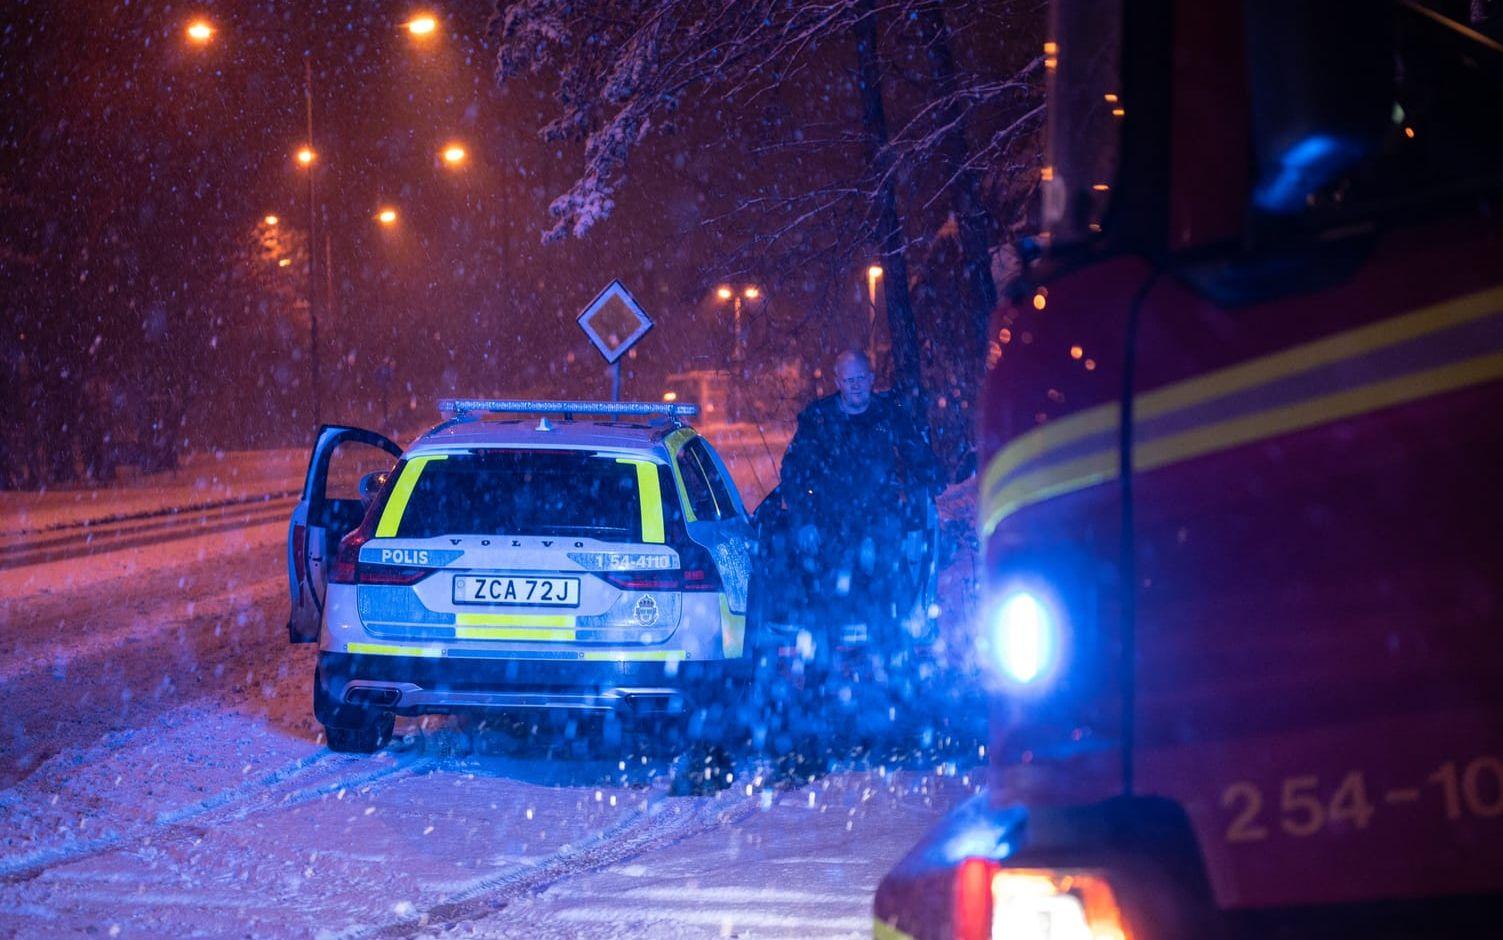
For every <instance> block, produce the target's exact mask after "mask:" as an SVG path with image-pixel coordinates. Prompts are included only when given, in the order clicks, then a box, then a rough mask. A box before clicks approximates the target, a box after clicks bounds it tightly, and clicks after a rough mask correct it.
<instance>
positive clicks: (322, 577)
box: [287, 424, 402, 643]
mask: <svg viewBox="0 0 1503 940" xmlns="http://www.w3.org/2000/svg"><path fill="white" fill-rule="evenodd" d="M401 456H402V448H400V447H398V446H397V445H396V444H393V443H392V442H391V441H389V440H387V439H386V438H384V437H382V436H381V435H379V434H377V433H375V432H374V431H366V430H364V429H362V428H347V427H340V426H339V425H333V424H326V425H324V426H323V427H321V428H319V429H318V438H317V440H316V441H315V442H314V444H313V455H312V456H311V457H310V458H309V460H308V475H307V478H306V479H305V480H304V481H303V495H302V498H301V499H300V500H299V501H298V504H297V508H296V509H294V510H293V511H292V524H291V525H290V526H289V527H288V531H287V578H288V583H289V586H290V587H291V589H292V615H291V616H290V617H288V618H287V638H288V639H289V640H291V641H292V642H294V643H312V642H313V641H315V640H317V639H318V628H319V622H320V620H322V618H323V612H324V590H325V588H326V587H327V585H328V577H329V575H328V568H329V564H330V562H331V560H332V559H333V557H334V551H335V549H337V548H338V547H339V540H340V539H342V538H344V536H345V535H346V533H348V532H350V531H351V530H352V529H354V528H355V527H356V526H358V525H360V520H361V518H362V517H363V516H364V515H365V509H366V505H367V501H366V499H364V498H362V497H364V496H366V495H367V494H366V493H362V492H361V490H362V485H361V484H362V480H366V481H367V482H366V486H367V487H368V486H369V475H370V474H380V473H383V472H387V471H390V470H391V468H392V466H393V465H395V463H396V460H397V458H399V457H401Z"/></svg>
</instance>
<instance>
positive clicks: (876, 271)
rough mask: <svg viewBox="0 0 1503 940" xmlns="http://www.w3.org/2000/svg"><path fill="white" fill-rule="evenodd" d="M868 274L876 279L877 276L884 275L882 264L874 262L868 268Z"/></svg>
mask: <svg viewBox="0 0 1503 940" xmlns="http://www.w3.org/2000/svg"><path fill="white" fill-rule="evenodd" d="M866 276H867V277H869V278H871V279H872V280H874V281H875V280H876V279H877V278H879V277H881V276H882V266H881V265H880V264H874V265H872V266H871V267H869V268H867V269H866Z"/></svg>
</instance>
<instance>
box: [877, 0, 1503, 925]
mask: <svg viewBox="0 0 1503 940" xmlns="http://www.w3.org/2000/svg"><path fill="white" fill-rule="evenodd" d="M1497 9H1498V5H1497V4H1489V3H1480V4H1479V3H1468V2H1466V0H1455V2H1451V0H1435V2H1428V0H1426V2H1408V0H1400V2H1391V3H1390V2H1383V3H1379V2H1370V3H1349V2H1334V0H1246V2H1236V0H1152V2H1133V0H1116V2H1112V0H1097V2H1086V0H1056V2H1055V3H1054V4H1053V6H1052V9H1051V12H1050V17H1051V21H1050V32H1049V41H1048V42H1047V43H1046V44H1045V46H1044V55H1045V66H1046V68H1047V76H1048V78H1047V80H1048V105H1049V118H1048V121H1049V124H1048V129H1047V156H1046V164H1047V165H1046V166H1045V168H1044V170H1043V177H1044V181H1043V184H1042V187H1041V189H1042V193H1043V195H1042V206H1041V209H1040V213H1039V220H1040V222H1039V230H1038V235H1037V239H1036V244H1035V246H1034V247H1035V250H1034V252H1033V255H1032V258H1031V259H1030V262H1029V264H1028V265H1027V267H1026V270H1025V274H1024V276H1023V278H1022V281H1021V283H1020V284H1019V285H1017V286H1016V287H1015V289H1014V290H1013V291H1012V292H1011V299H1010V300H1009V301H1008V302H1007V303H1006V304H1004V305H1003V306H1002V307H1001V308H1000V309H999V310H998V311H997V314H996V316H995V318H994V321H993V323H992V325H991V340H992V343H993V345H992V349H991V354H990V361H989V368H988V371H987V378H986V384H985V388H984V392H983V401H982V420H981V425H980V429H981V433H980V438H981V447H982V456H983V458H984V466H985V470H984V474H983V479H982V484H981V485H982V500H981V507H982V508H981V520H980V528H981V536H982V544H983V546H984V548H983V551H984V554H985V564H986V569H985V570H986V575H985V579H984V596H983V598H982V605H981V609H982V611H983V613H982V616H981V618H980V621H979V622H978V623H977V624H976V633H977V643H978V645H979V652H980V655H981V658H982V659H984V660H985V661H986V662H987V663H988V664H990V665H991V666H992V667H993V670H992V675H991V676H990V677H989V679H990V681H991V682H992V684H993V691H994V693H995V694H994V695H993V696H992V701H993V707H992V714H991V723H992V732H991V738H990V743H989V745H988V751H989V753H988V759H989V761H990V764H991V767H990V771H989V775H988V782H987V789H986V790H985V791H984V792H983V793H982V794H981V795H979V796H978V797H976V798H975V799H974V800H972V801H971V802H969V803H967V804H966V805H964V806H963V807H961V808H960V809H959V810H957V811H956V812H954V813H952V814H951V815H950V816H948V817H946V819H945V820H944V821H943V823H942V824H941V825H940V826H939V827H938V828H937V829H936V830H935V831H933V832H932V833H930V835H929V836H927V837H926V838H925V840H924V841H923V842H922V843H921V844H920V845H918V846H916V847H915V848H914V849H913V850H912V852H911V853H910V854H909V855H908V856H907V857H906V858H905V859H904V860H903V861H901V862H900V863H899V864H898V866H897V867H896V868H895V869H894V870H893V871H892V872H890V873H889V874H888V876H887V877H886V878H885V879H884V881H883V882H882V885H881V887H880V889H879V891H878V894H877V898H876V903H875V926H874V930H875V933H876V935H877V936H879V937H885V938H898V937H915V938H920V937H921V938H930V937H935V938H937V937H944V938H951V937H954V938H995V940H1044V938H1049V940H1124V938H1131V940H1164V938H1203V937H1229V938H1240V937H1249V938H1250V937H1278V938H1307V937H1309V938H1314V937H1321V938H1327V937H1329V938H1338V937H1339V938H1358V937H1360V938H1386V937H1404V938H1417V937H1424V938H1430V937H1435V938H1440V937H1448V938H1469V937H1493V936H1503V470H1500V467H1503V45H1500V43H1499V41H1498V40H1499V36H1500V32H1499V27H1500V26H1503V22H1500V18H1499V17H1497V16H1494V18H1493V19H1491V20H1489V14H1490V13H1496V11H1497Z"/></svg>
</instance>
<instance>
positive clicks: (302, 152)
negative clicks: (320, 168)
mask: <svg viewBox="0 0 1503 940" xmlns="http://www.w3.org/2000/svg"><path fill="white" fill-rule="evenodd" d="M317 159H318V154H316V153H314V152H313V148H312V147H303V148H301V149H299V150H298V152H297V162H298V163H300V164H301V165H303V166H312V165H313V161H314V160H317Z"/></svg>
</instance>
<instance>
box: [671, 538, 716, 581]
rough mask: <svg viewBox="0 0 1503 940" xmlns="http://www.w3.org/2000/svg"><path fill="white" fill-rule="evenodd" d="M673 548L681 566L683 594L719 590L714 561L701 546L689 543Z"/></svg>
mask: <svg viewBox="0 0 1503 940" xmlns="http://www.w3.org/2000/svg"><path fill="white" fill-rule="evenodd" d="M675 547H676V548H677V549H678V559H679V564H680V565H682V566H683V578H684V586H683V590H684V591H685V592H691V591H704V592H714V591H719V590H721V584H720V569H719V568H717V567H715V559H714V558H711V557H710V553H709V552H708V551H707V550H706V549H705V547H704V546H703V545H700V544H699V543H698V542H692V541H691V542H685V543H684V544H683V545H679V546H675Z"/></svg>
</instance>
